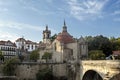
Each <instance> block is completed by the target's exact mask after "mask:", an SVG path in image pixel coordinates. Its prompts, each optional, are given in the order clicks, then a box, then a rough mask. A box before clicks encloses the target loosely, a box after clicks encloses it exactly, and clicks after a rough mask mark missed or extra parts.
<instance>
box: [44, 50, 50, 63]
mask: <svg viewBox="0 0 120 80" xmlns="http://www.w3.org/2000/svg"><path fill="white" fill-rule="evenodd" d="M42 59H45V60H46V62H47V60H48V59H52V53H49V52H45V53H44V55H43V56H42Z"/></svg>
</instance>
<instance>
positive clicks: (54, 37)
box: [50, 34, 57, 42]
mask: <svg viewBox="0 0 120 80" xmlns="http://www.w3.org/2000/svg"><path fill="white" fill-rule="evenodd" d="M56 37H57V34H54V35H53V36H51V37H50V40H51V42H53V41H54V40H55V39H56Z"/></svg>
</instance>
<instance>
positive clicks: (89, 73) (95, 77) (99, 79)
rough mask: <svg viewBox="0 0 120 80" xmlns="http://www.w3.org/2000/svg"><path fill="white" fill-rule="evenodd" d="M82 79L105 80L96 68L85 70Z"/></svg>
mask: <svg viewBox="0 0 120 80" xmlns="http://www.w3.org/2000/svg"><path fill="white" fill-rule="evenodd" d="M82 80H103V79H102V77H101V76H100V75H99V73H97V72H96V71H94V70H88V71H87V72H85V74H84V76H83V78H82Z"/></svg>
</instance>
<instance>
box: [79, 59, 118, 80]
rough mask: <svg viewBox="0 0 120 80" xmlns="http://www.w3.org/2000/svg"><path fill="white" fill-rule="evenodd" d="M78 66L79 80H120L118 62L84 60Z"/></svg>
mask: <svg viewBox="0 0 120 80" xmlns="http://www.w3.org/2000/svg"><path fill="white" fill-rule="evenodd" d="M80 64H81V65H80V74H79V75H80V80H120V61H119V60H84V61H81V63H80Z"/></svg>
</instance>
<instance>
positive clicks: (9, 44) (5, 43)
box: [0, 40, 16, 47]
mask: <svg viewBox="0 0 120 80" xmlns="http://www.w3.org/2000/svg"><path fill="white" fill-rule="evenodd" d="M0 45H6V46H14V47H16V44H15V43H12V42H11V41H10V40H8V41H0Z"/></svg>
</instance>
